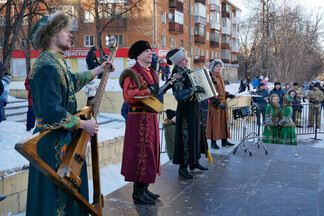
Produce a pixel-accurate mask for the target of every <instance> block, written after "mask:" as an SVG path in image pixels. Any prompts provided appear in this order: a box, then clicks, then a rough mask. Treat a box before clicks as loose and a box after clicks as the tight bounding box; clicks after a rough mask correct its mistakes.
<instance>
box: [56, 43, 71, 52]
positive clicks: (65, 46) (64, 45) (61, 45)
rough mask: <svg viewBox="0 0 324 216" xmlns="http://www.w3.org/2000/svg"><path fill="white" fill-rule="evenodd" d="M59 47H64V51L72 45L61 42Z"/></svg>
mask: <svg viewBox="0 0 324 216" xmlns="http://www.w3.org/2000/svg"><path fill="white" fill-rule="evenodd" d="M58 47H59V48H60V49H62V50H63V51H66V50H69V49H71V46H70V45H69V44H68V43H66V44H59V45H58Z"/></svg>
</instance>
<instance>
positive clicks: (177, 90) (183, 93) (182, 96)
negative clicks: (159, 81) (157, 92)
mask: <svg viewBox="0 0 324 216" xmlns="http://www.w3.org/2000/svg"><path fill="white" fill-rule="evenodd" d="M172 90H173V95H174V97H175V99H176V100H177V101H178V102H185V101H187V100H188V99H190V98H191V96H193V95H194V93H195V88H194V87H189V88H186V87H185V83H184V78H183V79H181V80H177V81H176V82H175V83H174V84H173V87H172Z"/></svg>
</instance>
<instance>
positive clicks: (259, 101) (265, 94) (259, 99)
mask: <svg viewBox="0 0 324 216" xmlns="http://www.w3.org/2000/svg"><path fill="white" fill-rule="evenodd" d="M255 94H256V95H259V96H261V97H254V98H253V100H254V102H256V103H257V104H258V105H259V106H260V109H261V110H266V108H267V105H268V102H267V101H266V100H264V98H266V97H267V98H269V94H268V92H267V90H265V89H264V90H263V91H261V90H260V88H257V91H256V92H255Z"/></svg>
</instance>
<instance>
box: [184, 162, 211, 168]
mask: <svg viewBox="0 0 324 216" xmlns="http://www.w3.org/2000/svg"><path fill="white" fill-rule="evenodd" d="M189 169H190V170H194V169H199V170H208V167H204V166H202V165H201V164H200V163H199V161H198V162H197V163H196V164H195V165H190V166H189Z"/></svg>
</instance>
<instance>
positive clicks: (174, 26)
mask: <svg viewBox="0 0 324 216" xmlns="http://www.w3.org/2000/svg"><path fill="white" fill-rule="evenodd" d="M169 32H172V33H183V25H182V24H179V23H176V22H169Z"/></svg>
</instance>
